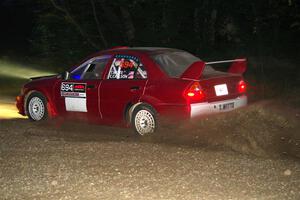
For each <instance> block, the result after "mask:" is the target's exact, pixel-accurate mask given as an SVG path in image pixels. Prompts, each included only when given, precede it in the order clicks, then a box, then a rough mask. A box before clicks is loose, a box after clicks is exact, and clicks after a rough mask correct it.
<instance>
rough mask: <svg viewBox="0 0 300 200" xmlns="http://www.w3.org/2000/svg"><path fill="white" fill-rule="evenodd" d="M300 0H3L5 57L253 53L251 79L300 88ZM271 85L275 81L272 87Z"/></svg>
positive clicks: (53, 59) (59, 60)
mask: <svg viewBox="0 0 300 200" xmlns="http://www.w3.org/2000/svg"><path fill="white" fill-rule="evenodd" d="M299 11H300V2H299V0H245V1H241V0H228V1H221V0H189V1H182V0H85V1H83V0H3V1H2V3H1V10H0V13H1V14H0V17H1V48H0V53H1V55H2V56H8V57H11V56H12V57H18V58H23V59H24V58H27V59H29V60H31V61H32V60H34V62H36V63H41V64H42V65H43V66H44V67H52V68H54V69H56V71H60V70H63V69H66V68H68V67H69V66H71V65H73V64H75V63H77V62H79V61H80V60H82V59H83V58H84V57H86V56H87V55H89V54H90V53H93V52H96V51H99V50H102V49H106V48H110V47H113V46H163V47H174V48H179V49H184V50H187V51H189V52H191V53H194V54H196V55H198V56H199V57H200V58H202V59H203V60H207V61H209V60H215V59H231V58H235V57H247V58H248V59H249V70H248V71H249V72H250V73H249V81H250V82H251V81H252V82H255V84H257V85H264V84H260V83H262V82H267V81H268V80H269V82H270V83H272V82H273V81H274V80H276V81H277V82H279V84H278V85H280V86H281V87H282V88H284V89H286V88H289V87H291V86H293V87H298V85H297V84H298V83H299V76H300V73H299V67H298V66H299V63H300V37H299V36H300V12H299ZM271 88H272V87H271Z"/></svg>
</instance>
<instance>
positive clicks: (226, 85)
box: [199, 71, 242, 102]
mask: <svg viewBox="0 0 300 200" xmlns="http://www.w3.org/2000/svg"><path fill="white" fill-rule="evenodd" d="M241 80H242V76H241V75H238V74H232V73H224V72H219V71H215V73H210V74H203V76H202V77H201V78H200V81H199V82H200V85H201V87H202V89H203V91H204V93H205V97H206V100H207V101H208V102H213V101H221V100H226V99H232V98H236V97H238V96H240V95H241V94H240V93H239V91H238V84H239V82H240V81H241Z"/></svg>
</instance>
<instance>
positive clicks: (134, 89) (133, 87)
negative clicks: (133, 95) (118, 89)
mask: <svg viewBox="0 0 300 200" xmlns="http://www.w3.org/2000/svg"><path fill="white" fill-rule="evenodd" d="M139 89H140V87H139V86H132V87H131V88H130V91H136V90H139Z"/></svg>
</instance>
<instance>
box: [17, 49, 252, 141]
mask: <svg viewBox="0 0 300 200" xmlns="http://www.w3.org/2000/svg"><path fill="white" fill-rule="evenodd" d="M223 62H232V64H231V66H230V68H229V70H228V72H221V71H217V70H215V69H214V68H213V67H212V66H211V65H212V64H217V63H223ZM245 70H246V60H245V59H236V60H229V61H216V62H208V63H205V62H203V61H202V60H200V59H199V58H198V57H196V56H194V55H192V54H190V53H188V52H186V51H183V50H178V49H170V48H156V47H134V48H133V47H132V48H129V47H120V48H114V49H108V50H105V51H101V52H98V53H96V54H94V55H92V56H90V57H88V58H87V59H85V60H84V61H83V62H82V63H80V64H79V65H78V66H76V67H73V68H71V69H70V70H69V71H66V72H64V73H62V74H60V75H54V76H47V77H36V78H31V81H30V82H28V83H27V84H25V85H24V86H23V88H22V92H21V94H20V95H19V96H18V97H17V103H16V105H17V108H18V110H19V113H20V114H22V115H27V116H28V118H29V119H30V120H33V121H40V120H44V119H47V118H48V117H50V118H53V117H56V116H63V117H70V116H71V117H76V118H77V117H80V118H81V119H82V118H84V119H87V120H88V121H90V122H94V123H100V124H107V125H115V124H118V125H126V126H128V125H131V126H132V127H133V128H134V130H135V131H136V132H137V133H138V134H140V135H145V134H149V133H153V132H154V131H155V130H156V128H157V126H158V120H160V119H163V118H165V119H169V120H171V121H172V120H173V121H174V120H176V121H178V120H184V119H190V118H195V117H197V116H201V115H206V114H210V113H218V112H224V111H230V110H233V109H236V108H240V107H242V106H245V105H246V104H247V96H246V94H245V92H246V84H245V82H244V80H243V77H242V74H243V73H244V72H245Z"/></svg>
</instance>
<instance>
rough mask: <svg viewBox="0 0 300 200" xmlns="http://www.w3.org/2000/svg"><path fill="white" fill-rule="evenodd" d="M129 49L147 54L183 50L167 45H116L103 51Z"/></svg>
mask: <svg viewBox="0 0 300 200" xmlns="http://www.w3.org/2000/svg"><path fill="white" fill-rule="evenodd" d="M129 51H135V52H141V53H147V54H151V55H153V54H160V53H165V52H174V51H183V50H179V49H174V48H166V47H115V48H111V49H107V50H104V51H102V53H105V52H129Z"/></svg>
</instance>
